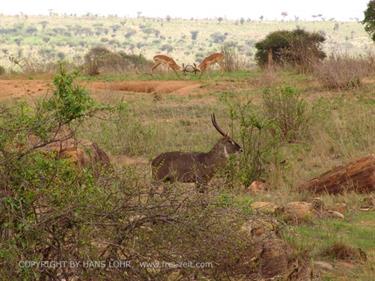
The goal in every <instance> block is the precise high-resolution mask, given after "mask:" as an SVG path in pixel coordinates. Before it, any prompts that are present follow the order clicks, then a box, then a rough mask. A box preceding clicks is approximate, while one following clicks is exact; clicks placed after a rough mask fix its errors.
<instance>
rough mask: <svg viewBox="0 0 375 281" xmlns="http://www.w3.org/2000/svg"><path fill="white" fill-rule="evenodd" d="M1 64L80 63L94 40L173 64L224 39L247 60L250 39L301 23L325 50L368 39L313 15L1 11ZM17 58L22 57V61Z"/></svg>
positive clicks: (354, 25)
mask: <svg viewBox="0 0 375 281" xmlns="http://www.w3.org/2000/svg"><path fill="white" fill-rule="evenodd" d="M0 24H1V28H0V32H1V38H0V40H1V41H0V43H1V50H0V55H1V57H0V65H3V66H6V67H8V66H11V67H12V69H14V70H18V69H19V66H17V65H14V61H13V62H11V61H10V60H9V57H10V56H11V57H13V58H14V59H16V60H17V61H20V63H21V65H22V64H26V61H27V62H28V63H31V62H33V63H34V64H36V63H37V62H42V63H44V64H45V63H48V62H55V61H58V60H61V59H65V60H68V61H71V62H74V63H76V64H77V63H82V62H83V57H84V55H85V54H86V53H87V50H88V49H90V48H93V47H96V46H98V45H100V46H105V47H106V48H108V49H110V50H112V51H124V52H126V53H131V54H143V55H144V56H145V57H146V58H147V59H151V58H152V57H153V56H154V55H155V54H157V53H167V54H169V55H171V56H173V57H174V58H175V59H176V61H177V62H178V63H183V62H185V63H193V62H199V61H201V60H202V59H203V58H204V57H205V56H207V55H208V54H209V53H212V52H215V51H219V50H220V49H221V47H222V46H223V44H227V45H229V46H233V47H235V48H236V50H237V51H238V53H239V54H240V55H241V58H242V59H243V60H244V61H246V63H249V64H252V63H253V57H254V54H255V46H254V45H255V43H256V42H258V41H259V40H262V39H263V38H264V37H265V36H266V35H267V34H269V33H270V32H273V31H276V30H291V29H295V28H302V29H305V30H307V31H314V32H320V33H322V34H325V36H326V39H327V41H326V43H325V45H324V49H325V50H326V51H327V53H328V54H329V53H332V52H335V53H348V54H354V55H358V54H366V53H367V52H371V51H372V50H373V44H372V43H371V40H370V39H369V37H368V35H367V34H366V32H365V31H364V30H363V26H362V25H361V23H359V22H354V21H353V22H337V21H335V20H334V19H331V20H330V21H328V20H325V21H321V20H319V21H318V20H317V21H313V22H305V21H294V20H291V21H283V22H280V21H277V22H276V21H259V20H248V19H242V20H237V21H235V20H225V19H223V20H221V21H219V20H187V19H174V18H171V19H170V18H167V19H164V18H160V19H154V18H143V17H141V18H120V17H96V16H87V17H73V16H49V17H47V16H4V15H2V16H0ZM22 60H24V61H23V62H22Z"/></svg>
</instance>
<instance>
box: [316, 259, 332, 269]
mask: <svg viewBox="0 0 375 281" xmlns="http://www.w3.org/2000/svg"><path fill="white" fill-rule="evenodd" d="M313 266H314V267H315V268H316V269H317V270H320V271H332V270H333V266H332V264H330V263H329V262H325V261H314V262H313Z"/></svg>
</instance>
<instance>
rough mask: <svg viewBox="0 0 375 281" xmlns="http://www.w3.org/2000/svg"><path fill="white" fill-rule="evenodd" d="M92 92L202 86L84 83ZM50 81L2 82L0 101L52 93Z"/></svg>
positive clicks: (196, 87)
mask: <svg viewBox="0 0 375 281" xmlns="http://www.w3.org/2000/svg"><path fill="white" fill-rule="evenodd" d="M83 84H85V86H86V87H87V88H89V89H91V90H95V91H96V90H103V91H106V90H110V91H123V92H136V93H156V94H168V93H175V94H181V95H184V94H191V93H194V92H195V91H198V90H199V89H200V88H201V87H202V86H201V84H200V83H199V82H193V81H126V82H84V83H83ZM51 89H52V85H51V82H50V81H48V80H26V79H25V80H21V79H18V80H13V79H12V80H0V100H4V99H8V98H21V97H27V96H38V95H43V94H46V93H47V94H48V93H50V92H51Z"/></svg>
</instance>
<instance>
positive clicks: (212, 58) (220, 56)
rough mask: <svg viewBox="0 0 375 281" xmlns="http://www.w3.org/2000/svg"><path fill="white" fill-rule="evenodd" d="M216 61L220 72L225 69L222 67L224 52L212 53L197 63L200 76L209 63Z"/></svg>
mask: <svg viewBox="0 0 375 281" xmlns="http://www.w3.org/2000/svg"><path fill="white" fill-rule="evenodd" d="M215 63H217V64H218V65H219V66H220V69H221V72H222V73H223V72H224V71H225V68H224V54H223V53H214V54H211V55H209V56H208V57H206V58H205V59H204V60H203V61H202V62H201V63H200V64H199V65H198V68H199V70H200V72H201V76H202V74H203V72H205V71H206V70H207V68H208V67H209V66H210V65H213V64H215Z"/></svg>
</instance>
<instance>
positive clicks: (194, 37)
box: [190, 30, 199, 41]
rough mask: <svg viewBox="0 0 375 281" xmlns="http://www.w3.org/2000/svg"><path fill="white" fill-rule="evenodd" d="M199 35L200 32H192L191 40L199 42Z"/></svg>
mask: <svg viewBox="0 0 375 281" xmlns="http://www.w3.org/2000/svg"><path fill="white" fill-rule="evenodd" d="M198 33H199V31H198V30H192V31H190V34H191V40H193V41H195V40H197V37H198Z"/></svg>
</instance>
